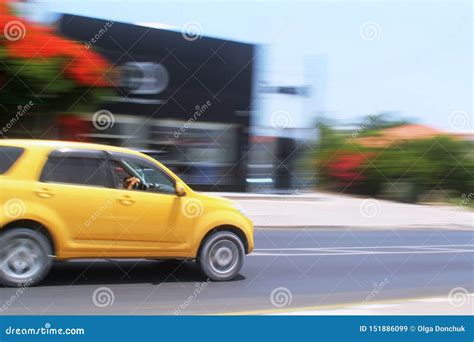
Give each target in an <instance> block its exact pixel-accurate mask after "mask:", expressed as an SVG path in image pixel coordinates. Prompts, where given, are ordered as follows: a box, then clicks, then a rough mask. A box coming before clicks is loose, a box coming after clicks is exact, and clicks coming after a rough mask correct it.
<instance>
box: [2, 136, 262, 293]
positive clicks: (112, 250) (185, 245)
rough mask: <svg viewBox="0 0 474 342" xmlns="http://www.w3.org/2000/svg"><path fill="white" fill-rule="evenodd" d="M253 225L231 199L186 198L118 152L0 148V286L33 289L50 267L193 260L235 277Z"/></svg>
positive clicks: (66, 146)
mask: <svg viewBox="0 0 474 342" xmlns="http://www.w3.org/2000/svg"><path fill="white" fill-rule="evenodd" d="M253 247H254V242H253V224H252V221H251V220H250V219H249V218H248V217H247V216H246V214H245V213H244V211H243V209H242V208H240V207H239V206H238V205H236V204H235V203H233V202H232V201H230V200H227V199H224V198H219V197H212V196H207V195H204V194H201V193H198V192H195V191H193V190H191V189H190V188H189V187H188V186H187V185H186V184H185V183H184V182H182V181H181V180H180V179H179V178H178V177H177V176H176V175H175V174H173V172H171V171H170V170H169V169H167V168H166V167H165V166H163V165H162V164H160V163H159V162H157V161H156V160H154V159H152V158H150V157H148V156H146V155H144V154H141V153H138V152H135V151H132V150H129V149H124V148H119V147H112V146H105V145H97V144H86V143H74V142H63V141H39V140H7V139H5V140H1V141H0V282H1V283H2V284H3V285H6V286H18V285H23V284H28V285H33V284H36V283H38V282H39V281H41V280H42V279H43V278H44V277H45V276H46V275H47V274H48V272H49V270H50V268H51V265H52V262H53V260H54V259H57V260H68V259H78V258H145V259H181V260H187V259H189V260H195V261H196V263H197V264H198V265H199V266H200V267H201V269H202V270H203V272H204V273H205V274H206V275H207V277H209V278H210V279H211V280H215V281H223V280H230V279H232V278H234V277H235V276H236V275H237V274H238V272H239V270H240V269H241V267H242V264H243V259H244V256H245V254H248V253H251V252H252V250H253Z"/></svg>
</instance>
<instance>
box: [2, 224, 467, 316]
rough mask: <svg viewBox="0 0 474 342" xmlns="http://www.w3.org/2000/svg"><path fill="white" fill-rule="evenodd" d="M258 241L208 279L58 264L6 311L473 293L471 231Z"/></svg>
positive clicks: (282, 303) (302, 232) (318, 233)
mask: <svg viewBox="0 0 474 342" xmlns="http://www.w3.org/2000/svg"><path fill="white" fill-rule="evenodd" d="M255 239H256V249H255V251H254V253H252V255H249V256H247V257H246V260H245V265H244V267H243V268H242V270H241V272H240V275H239V276H238V278H237V279H235V280H233V281H230V282H223V283H213V282H207V281H206V278H205V277H204V276H202V275H201V274H200V272H199V271H198V270H197V268H196V266H195V265H194V263H193V262H177V263H176V262H162V261H150V260H132V261H117V260H94V261H70V262H59V263H57V264H55V265H54V267H53V269H52V271H51V273H50V275H49V276H48V277H47V278H46V279H45V280H44V281H43V283H42V284H40V285H38V286H36V287H32V288H25V289H21V290H22V291H21V293H19V289H15V288H0V304H1V305H0V308H1V314H8V315H12V314H35V315H42V314H43V315H55V314H73V315H75V314H93V315H94V314H98V315H102V314H124V315H138V314H145V315H146V314H171V315H173V314H180V315H193V314H221V313H243V314H253V313H262V312H263V313H267V312H268V313H271V312H273V311H276V310H286V309H295V308H302V307H315V308H318V307H321V308H324V307H328V306H331V305H337V304H345V303H366V304H376V303H377V302H381V301H385V300H394V299H396V300H398V299H401V300H403V299H409V298H421V297H423V298H425V297H431V296H448V294H449V292H450V291H451V290H452V289H453V288H457V287H462V288H464V289H466V290H467V291H468V292H470V293H473V292H474V233H473V232H472V231H468V230H447V229H418V230H410V231H407V229H403V230H396V229H383V230H373V229H371V230H361V229H330V230H329V229H327V230H326V229H295V228H291V229H257V230H256V234H255ZM2 305H3V307H2Z"/></svg>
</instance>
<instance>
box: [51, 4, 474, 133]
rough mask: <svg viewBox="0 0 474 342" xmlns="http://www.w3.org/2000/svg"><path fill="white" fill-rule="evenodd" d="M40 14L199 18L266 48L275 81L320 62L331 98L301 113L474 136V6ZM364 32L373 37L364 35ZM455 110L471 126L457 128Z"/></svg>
mask: <svg viewBox="0 0 474 342" xmlns="http://www.w3.org/2000/svg"><path fill="white" fill-rule="evenodd" d="M42 7H43V8H45V9H47V10H48V11H55V12H67V13H74V14H80V15H86V16H94V17H100V18H108V19H112V20H115V21H124V22H134V23H136V22H160V23H165V24H168V25H172V26H175V27H177V28H178V29H179V28H181V27H182V26H183V25H185V24H186V23H188V22H190V21H196V22H199V24H200V25H201V26H202V29H203V33H204V35H209V36H215V37H222V38H229V39H234V40H240V41H245V42H252V43H258V44H269V45H268V47H266V48H265V50H264V51H265V52H264V54H263V56H264V63H262V69H263V71H262V72H263V75H265V76H264V77H265V79H266V80H267V81H270V82H271V83H275V84H304V83H305V82H307V81H308V69H307V68H306V69H305V67H304V65H305V61H308V60H309V61H319V62H321V61H322V62H324V63H326V64H325V65H326V67H325V68H321V70H320V69H317V70H313V72H312V75H313V77H310V78H309V80H310V82H313V81H315V80H314V79H315V78H318V74H321V78H322V79H326V81H325V82H323V83H322V84H321V82H319V81H318V80H320V79H321V78H318V80H316V81H315V82H316V83H317V84H318V85H319V86H321V85H324V88H325V89H323V90H325V91H324V92H323V94H324V96H323V98H320V99H318V101H313V102H314V103H313V104H308V103H306V104H304V105H303V107H304V108H307V106H309V105H311V106H313V107H312V108H315V110H318V111H324V112H325V113H326V114H325V115H326V116H327V117H331V118H335V119H339V120H342V121H343V122H347V123H350V122H352V121H354V119H355V118H358V117H360V116H361V115H369V114H373V113H376V112H380V111H396V112H400V114H401V115H402V116H404V117H408V118H413V119H415V120H416V121H418V122H420V123H427V124H430V125H433V126H435V127H438V128H442V129H443V128H444V129H448V130H462V131H467V130H472V129H474V126H473V125H474V120H473V111H472V108H473V100H472V98H473V87H472V80H473V76H474V74H473V70H472V62H473V59H472V58H473V56H472V47H473V40H472V36H473V27H472V18H473V9H472V2H471V1H461V0H454V1H420V0H416V1H370V2H369V1H364V2H361V1H348V0H346V1H299V2H298V1H252V2H250V1H232V2H231V1H187V2H182V1H170V0H168V1H159V0H157V1H151V0H150V1H143V0H138V1H136V0H135V1H104V0H94V1H91V0H67V1H61V2H58V1H52V0H46V1H43V4H42ZM367 27H368V28H369V29H370V28H375V36H370V32H368V34H369V36H367V35H364V33H363V32H362V33H361V30H362V31H363V30H364V28H367ZM372 33H373V31H372ZM364 38H365V39H364ZM370 38H374V39H370ZM324 63H323V64H324ZM282 101H284V100H282V99H279V100H277V101H276V105H274V107H273V109H270V108H268V107H266V109H265V111H269V110H270V111H271V110H274V109H275V108H280V107H281V106H284V105H285V104H284V103H283V102H282ZM275 106H276V107H275ZM300 107H301V106H300ZM262 110H263V109H262ZM305 110H306V109H302V110H297V115H295V116H307V114H306V113H305ZM453 111H460V112H461V113H463V114H462V116H464V118H467V120H468V121H466V122H467V124H462V125H459V124H453V122H452V121H453V120H452V115H450V114H451V113H452V112H453ZM456 113H458V112H456ZM450 118H451V119H450ZM262 122H263V121H262ZM296 122H297V124H296V126H298V123H299V122H300V123H303V121H298V119H297V120H296Z"/></svg>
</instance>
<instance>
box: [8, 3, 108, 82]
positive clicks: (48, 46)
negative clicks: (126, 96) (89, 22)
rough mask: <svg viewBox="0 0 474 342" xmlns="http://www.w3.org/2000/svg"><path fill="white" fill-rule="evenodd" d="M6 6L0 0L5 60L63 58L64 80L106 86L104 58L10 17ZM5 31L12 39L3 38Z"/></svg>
mask: <svg viewBox="0 0 474 342" xmlns="http://www.w3.org/2000/svg"><path fill="white" fill-rule="evenodd" d="M7 3H8V2H6V1H5V0H0V35H3V36H0V37H1V39H0V44H1V45H5V46H6V53H7V54H8V56H10V57H11V58H19V59H31V58H34V59H48V58H64V64H63V65H62V66H61V69H62V71H63V72H64V74H65V76H66V77H69V78H71V79H73V80H75V81H77V82H78V83H79V84H80V85H82V86H96V87H106V86H110V82H108V80H107V79H106V78H105V77H104V73H105V72H106V71H107V69H108V67H109V65H108V63H107V61H106V60H105V59H104V58H102V57H101V56H100V55H98V54H96V53H94V52H93V51H90V50H88V49H86V47H85V46H84V45H82V44H81V43H78V42H74V41H71V40H68V39H65V38H62V37H60V36H58V35H56V34H55V32H54V31H53V30H52V29H50V28H47V27H43V26H40V25H36V24H34V23H31V22H28V21H26V20H23V19H20V18H18V17H16V16H13V15H10V14H9V13H10V11H9V8H8V5H7ZM5 27H7V30H6V31H5ZM8 29H10V31H11V33H12V35H8V34H4V32H9V31H8Z"/></svg>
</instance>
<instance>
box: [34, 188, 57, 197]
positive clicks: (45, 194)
mask: <svg viewBox="0 0 474 342" xmlns="http://www.w3.org/2000/svg"><path fill="white" fill-rule="evenodd" d="M35 193H36V195H37V196H38V197H41V198H51V197H53V196H54V192H52V191H51V190H49V189H46V188H42V189H38V190H35Z"/></svg>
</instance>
